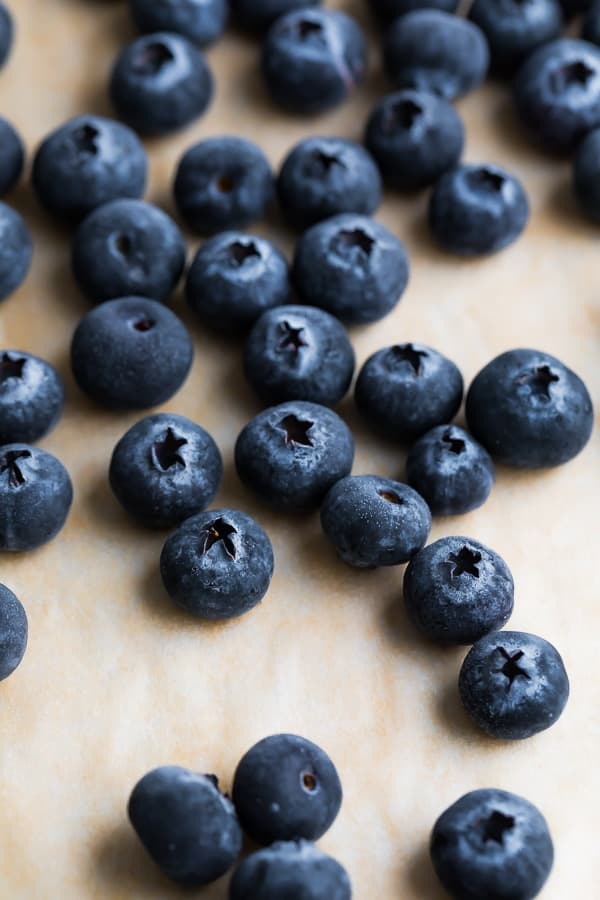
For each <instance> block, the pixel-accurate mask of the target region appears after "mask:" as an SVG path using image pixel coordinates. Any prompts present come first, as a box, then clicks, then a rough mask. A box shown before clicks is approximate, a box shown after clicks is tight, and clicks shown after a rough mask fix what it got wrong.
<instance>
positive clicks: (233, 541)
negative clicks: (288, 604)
mask: <svg viewBox="0 0 600 900" xmlns="http://www.w3.org/2000/svg"><path fill="white" fill-rule="evenodd" d="M273 567H274V559H273V548H272V547H271V542H270V540H269V538H268V536H267V534H266V532H265V531H263V529H262V528H261V527H260V525H259V524H258V523H257V522H255V521H254V519H251V518H250V516H247V515H246V514H245V513H243V512H239V511H238V510H235V509H209V510H206V512H201V513H198V514H197V515H195V516H192V517H191V518H189V519H186V520H185V522H183V524H182V525H180V526H179V528H178V529H177V531H175V532H174V533H173V534H172V535H171V536H170V537H169V538H168V539H167V541H166V543H165V545H164V547H163V550H162V554H161V557H160V574H161V577H162V581H163V584H164V586H165V589H166V591H167V593H168V594H169V596H170V597H171V599H172V600H174V601H175V603H177V604H178V605H179V606H181V607H183V609H185V610H187V611H188V612H190V613H192V614H193V615H195V616H198V617H199V618H202V619H233V618H236V617H237V616H241V615H243V614H244V613H246V612H248V611H249V610H251V609H253V608H254V607H255V606H256V605H257V604H258V603H260V601H261V600H262V598H263V597H264V596H265V594H266V593H267V591H268V589H269V584H270V583H271V577H272V575H273Z"/></svg>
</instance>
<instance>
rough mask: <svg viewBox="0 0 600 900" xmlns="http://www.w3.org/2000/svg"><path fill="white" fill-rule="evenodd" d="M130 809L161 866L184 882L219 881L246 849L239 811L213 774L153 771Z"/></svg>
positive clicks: (132, 799) (142, 782) (135, 794)
mask: <svg viewBox="0 0 600 900" xmlns="http://www.w3.org/2000/svg"><path fill="white" fill-rule="evenodd" d="M127 812H128V815H129V819H130V821H131V824H132V825H133V827H134V829H135V830H136V832H137V835H138V837H139V839H140V841H141V842H142V844H143V845H144V847H145V848H146V850H147V851H148V853H149V855H150V856H151V858H152V859H153V860H154V862H155V863H156V865H157V866H158V867H159V868H160V869H161V870H162V871H163V872H164V874H165V875H166V876H167V877H168V878H171V879H173V881H178V882H180V883H181V884H189V885H202V884H208V883H209V882H211V881H215V880H216V879H217V878H219V877H220V876H221V875H223V874H224V873H225V872H227V870H228V869H230V868H231V867H232V865H233V864H234V862H235V861H236V859H237V857H238V856H239V853H240V850H241V848H242V833H241V830H240V826H239V823H238V820H237V818H236V815H235V810H234V808H233V805H232V803H231V801H230V800H229V798H228V797H227V796H226V795H225V794H222V793H221V792H220V790H219V782H218V781H217V779H216V778H215V776H214V775H200V774H198V773H196V772H190V770H189V769H182V768H180V767H179V766H161V768H159V769H153V770H152V771H151V772H148V773H147V774H146V775H144V777H143V778H142V779H141V780H140V781H138V783H137V784H136V786H135V787H134V789H133V791H132V793H131V797H130V798H129V804H128V807H127Z"/></svg>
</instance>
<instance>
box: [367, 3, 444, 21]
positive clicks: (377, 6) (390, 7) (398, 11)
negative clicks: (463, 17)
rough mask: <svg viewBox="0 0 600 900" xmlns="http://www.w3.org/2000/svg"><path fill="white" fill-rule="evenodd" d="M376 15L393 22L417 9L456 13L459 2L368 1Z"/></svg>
mask: <svg viewBox="0 0 600 900" xmlns="http://www.w3.org/2000/svg"><path fill="white" fill-rule="evenodd" d="M367 3H368V4H369V6H370V7H371V9H372V10H373V12H374V13H376V15H378V16H379V18H380V19H382V20H383V21H384V22H391V21H392V19H395V18H396V17H397V16H403V15H404V14H405V13H408V12H412V11H413V10H415V9H423V7H424V6H425V7H427V8H428V9H443V10H444V12H449V13H453V12H456V10H457V7H458V3H459V0H425V2H424V0H367Z"/></svg>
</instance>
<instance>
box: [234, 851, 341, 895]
mask: <svg viewBox="0 0 600 900" xmlns="http://www.w3.org/2000/svg"><path fill="white" fill-rule="evenodd" d="M228 896H229V900H282V898H283V897H285V900H323V898H324V897H327V898H328V900H350V898H351V896H352V886H351V884H350V879H349V878H348V873H347V872H346V870H345V869H344V867H343V866H341V865H340V864H339V862H337V860H335V859H333V858H332V857H331V856H327V854H325V853H323V852H322V851H321V850H319V848H318V847H317V846H316V845H315V844H313V843H311V842H310V841H277V842H276V843H275V844H271V846H270V847H265V848H263V849H262V850H258V851H256V852H254V853H251V854H250V855H249V856H247V857H246V859H244V860H243V861H242V862H241V863H240V865H239V866H238V868H237V869H236V870H235V872H234V873H233V877H232V879H231V882H230V885H229V895H228Z"/></svg>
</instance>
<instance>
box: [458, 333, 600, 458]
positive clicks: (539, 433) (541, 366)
mask: <svg viewBox="0 0 600 900" xmlns="http://www.w3.org/2000/svg"><path fill="white" fill-rule="evenodd" d="M466 415H467V422H468V425H469V430H470V431H471V432H472V433H473V435H474V436H475V438H476V439H477V440H478V441H479V442H480V443H481V444H483V446H484V447H485V448H486V450H487V451H488V452H489V453H491V455H492V456H493V457H494V458H495V459H496V460H497V461H498V462H500V463H504V465H507V466H517V467H519V468H524V469H542V468H545V467H547V466H559V465H561V464H562V463H566V462H568V461H569V460H570V459H573V457H574V456H577V454H578V453H580V452H581V450H583V448H584V447H585V445H586V444H587V442H588V440H589V438H590V435H591V433H592V428H593V426H594V410H593V407H592V400H591V398H590V395H589V393H588V391H587V388H586V386H585V384H584V383H583V381H582V380H581V379H580V378H579V377H578V376H577V375H576V374H575V372H573V371H571V369H568V368H567V367H566V366H565V365H563V363H561V362H560V361H559V360H558V359H556V358H555V357H554V356H550V354H548V353H542V352H541V351H539V350H509V351H508V352H506V353H501V354H500V356H497V357H496V358H495V359H493V360H492V361H491V362H489V363H488V364H487V366H484V368H483V369H482V370H481V372H479V374H478V375H477V376H476V377H475V380H474V381H473V383H472V384H471V387H470V388H469V392H468V395H467V402H466Z"/></svg>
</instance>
